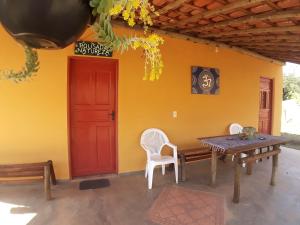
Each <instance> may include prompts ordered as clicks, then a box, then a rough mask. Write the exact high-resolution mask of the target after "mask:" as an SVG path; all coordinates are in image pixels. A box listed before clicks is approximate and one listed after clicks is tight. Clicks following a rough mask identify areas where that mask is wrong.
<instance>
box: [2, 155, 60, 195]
mask: <svg viewBox="0 0 300 225" xmlns="http://www.w3.org/2000/svg"><path fill="white" fill-rule="evenodd" d="M3 178H4V179H3ZM11 178H12V179H11ZM25 178H26V179H25ZM36 180H43V181H44V191H45V195H46V199H47V200H50V199H51V187H50V180H51V182H52V184H53V185H56V178H55V173H54V169H53V163H52V161H51V160H49V161H47V162H40V163H25V164H9V165H0V183H20V182H31V181H36Z"/></svg>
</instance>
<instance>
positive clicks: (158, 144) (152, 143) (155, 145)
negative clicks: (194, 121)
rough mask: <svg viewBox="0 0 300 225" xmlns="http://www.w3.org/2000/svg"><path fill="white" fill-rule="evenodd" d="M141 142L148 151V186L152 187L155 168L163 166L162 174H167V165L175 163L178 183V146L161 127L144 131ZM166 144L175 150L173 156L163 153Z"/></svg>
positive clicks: (146, 174) (146, 170)
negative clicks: (171, 141) (172, 142)
mask: <svg viewBox="0 0 300 225" xmlns="http://www.w3.org/2000/svg"><path fill="white" fill-rule="evenodd" d="M140 144H141V146H142V148H143V149H144V150H145V151H146V153H147V164H146V169H145V177H146V178H147V176H148V188H149V189H151V188H152V181H153V170H154V168H155V166H158V165H161V166H162V174H163V175H165V165H166V164H171V163H174V169H175V179H176V183H178V162H177V146H176V145H174V144H171V143H170V141H169V139H168V137H167V135H166V134H165V133H164V132H163V131H162V130H160V129H157V128H150V129H147V130H145V131H144V132H143V133H142V136H141V142H140ZM164 146H169V147H170V148H171V149H172V150H173V156H162V155H161V150H162V149H163V147H164Z"/></svg>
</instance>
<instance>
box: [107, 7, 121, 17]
mask: <svg viewBox="0 0 300 225" xmlns="http://www.w3.org/2000/svg"><path fill="white" fill-rule="evenodd" d="M122 10H123V7H122V5H121V4H118V5H115V6H114V7H113V8H112V9H111V10H110V11H109V13H110V15H112V16H114V15H118V14H119V13H120V12H121V11H122Z"/></svg>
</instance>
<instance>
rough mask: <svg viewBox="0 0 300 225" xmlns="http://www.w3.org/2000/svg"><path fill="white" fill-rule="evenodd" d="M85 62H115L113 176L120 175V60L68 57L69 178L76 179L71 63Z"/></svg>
mask: <svg viewBox="0 0 300 225" xmlns="http://www.w3.org/2000/svg"><path fill="white" fill-rule="evenodd" d="M76 60H81V61H82V60H83V61H109V62H113V64H114V65H115V67H116V71H115V72H116V79H115V82H116V83H115V85H116V86H115V87H116V88H115V123H114V124H115V125H114V129H115V155H116V158H115V160H116V162H115V163H116V169H115V171H114V173H113V174H118V173H119V148H118V147H119V146H118V122H119V116H118V115H119V113H118V105H119V104H118V89H119V88H118V84H119V60H118V59H111V58H96V57H86V56H84V57H83V56H68V65H67V138H68V161H69V177H70V179H71V180H72V179H74V176H73V173H72V157H71V155H72V152H71V95H70V94H71V87H70V80H71V79H70V77H71V61H76Z"/></svg>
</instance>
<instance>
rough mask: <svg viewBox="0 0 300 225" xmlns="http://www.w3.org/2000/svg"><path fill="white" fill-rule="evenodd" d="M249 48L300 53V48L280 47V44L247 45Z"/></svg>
mask: <svg viewBox="0 0 300 225" xmlns="http://www.w3.org/2000/svg"><path fill="white" fill-rule="evenodd" d="M247 48H248V49H252V50H263V51H264V50H271V51H278V52H298V53H300V48H293V47H280V46H247Z"/></svg>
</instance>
